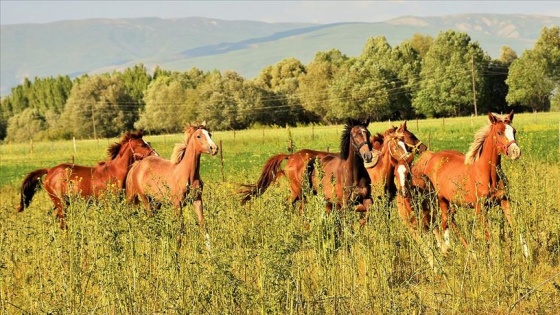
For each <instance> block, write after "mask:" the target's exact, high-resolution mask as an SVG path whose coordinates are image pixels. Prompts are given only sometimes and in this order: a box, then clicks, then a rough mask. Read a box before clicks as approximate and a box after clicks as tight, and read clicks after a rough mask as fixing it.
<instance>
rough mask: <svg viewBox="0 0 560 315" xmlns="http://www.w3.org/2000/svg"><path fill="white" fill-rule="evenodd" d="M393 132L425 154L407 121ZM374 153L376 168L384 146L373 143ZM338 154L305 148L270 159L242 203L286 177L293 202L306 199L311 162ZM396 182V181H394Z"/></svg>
mask: <svg viewBox="0 0 560 315" xmlns="http://www.w3.org/2000/svg"><path fill="white" fill-rule="evenodd" d="M389 130H392V131H396V132H399V133H401V134H402V135H403V136H404V143H405V145H406V146H407V148H408V151H409V152H414V153H418V152H424V151H425V150H426V146H425V145H424V144H423V143H422V142H421V141H420V140H418V138H417V137H416V136H415V135H414V134H413V133H412V132H410V131H409V130H408V129H407V126H406V122H404V123H403V124H401V126H400V127H398V128H397V127H392V128H390V129H389ZM372 143H373V147H374V150H372V152H373V155H374V157H373V160H374V161H372V163H371V164H373V165H375V164H376V163H377V162H376V161H377V160H378V159H379V151H378V150H381V143H382V142H379V145H378V146H377V147H376V142H375V141H372ZM333 154H334V155H336V154H337V153H332V152H325V151H316V150H309V149H303V150H300V151H297V152H295V153H292V154H277V155H274V156H272V157H270V158H269V159H268V160H267V161H266V163H265V164H264V166H263V169H262V171H261V175H260V176H259V179H258V180H257V183H256V184H254V185H244V188H243V189H241V190H240V191H239V193H240V194H241V195H242V200H241V202H242V203H245V202H247V201H249V200H250V199H252V198H254V197H258V196H260V195H261V194H263V193H264V192H265V191H266V190H267V189H268V187H270V185H272V184H273V183H274V182H275V181H276V180H277V179H278V178H280V177H281V176H283V175H285V176H286V177H287V178H288V181H289V185H290V190H291V192H292V194H291V196H290V200H291V202H292V203H295V202H297V201H298V200H302V198H303V195H302V187H303V185H304V184H303V181H304V175H305V174H306V168H307V165H308V163H309V161H311V160H313V159H316V158H317V159H321V158H324V157H325V156H327V155H333ZM284 161H286V163H285V166H284V169H282V163H283V162H284ZM368 166H371V165H368ZM390 182H392V181H390Z"/></svg>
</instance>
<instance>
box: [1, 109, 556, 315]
mask: <svg viewBox="0 0 560 315" xmlns="http://www.w3.org/2000/svg"><path fill="white" fill-rule="evenodd" d="M486 121H487V116H486V115H481V116H479V117H476V118H472V117H463V118H446V119H445V120H443V119H430V120H420V121H409V122H408V129H409V130H410V131H412V132H413V133H414V134H415V135H416V136H417V137H418V138H419V139H421V140H422V141H423V142H424V143H426V144H428V145H429V149H430V150H433V151H437V150H442V149H456V150H459V151H461V152H466V150H467V149H468V146H469V144H470V143H471V141H472V139H473V135H474V133H475V132H476V131H477V130H478V129H479V128H480V127H482V126H483V125H484V124H486ZM400 123H401V122H392V123H391V124H393V125H396V126H398V125H399V124H400ZM559 123H560V113H539V114H516V115H515V119H514V122H513V125H514V126H515V128H516V129H517V142H518V144H519V146H520V147H521V150H522V155H521V158H520V159H519V160H517V161H513V162H512V161H510V160H507V159H503V161H502V165H503V168H504V171H505V174H506V175H507V177H508V180H509V186H508V192H509V195H510V198H511V207H512V214H513V217H514V219H515V222H516V226H515V227H514V229H513V230H512V229H510V228H509V226H508V225H507V223H506V220H505V218H504V216H503V215H502V212H501V210H500V208H499V207H495V208H492V209H491V210H490V211H489V214H488V217H489V222H490V223H489V227H490V234H491V238H490V241H489V242H486V241H485V240H484V237H483V234H484V233H483V228H482V227H481V226H480V224H479V221H478V220H477V218H476V216H475V214H474V211H473V210H471V209H466V208H458V209H456V211H457V214H456V221H457V223H458V225H459V229H460V230H461V233H462V234H463V235H464V236H466V237H467V238H468V240H469V242H470V247H469V248H465V247H463V246H462V245H461V243H460V242H459V241H458V239H455V238H453V237H452V247H451V249H450V251H449V252H448V253H447V255H445V256H444V255H442V254H441V252H440V251H439V249H438V248H437V247H436V245H435V240H434V237H433V235H432V234H431V233H426V234H423V235H422V238H421V240H420V242H416V241H414V240H413V239H412V237H411V236H410V235H409V233H408V231H407V229H406V227H405V226H404V224H403V223H402V222H401V220H400V218H399V216H398V215H397V212H396V205H395V202H394V201H393V202H392V203H389V204H388V205H387V204H386V203H385V202H384V201H383V200H379V201H376V202H375V203H374V207H373V210H372V213H371V214H370V216H369V221H368V222H367V224H366V225H365V226H364V227H362V228H360V227H359V223H358V215H357V214H355V213H353V212H352V211H343V212H333V213H331V214H330V215H326V213H325V207H324V203H323V201H322V199H321V196H309V200H308V203H306V205H305V208H304V214H303V216H300V215H298V214H297V210H296V209H294V208H293V207H292V206H291V205H290V204H289V202H288V201H287V200H288V197H289V191H288V188H287V183H286V181H285V179H280V180H279V181H278V184H276V185H274V186H273V187H271V188H270V189H269V190H267V191H266V193H265V194H263V195H262V196H261V197H259V198H256V199H255V200H254V201H251V202H249V203H247V204H246V205H243V206H242V205H241V204H240V203H239V199H238V197H237V196H236V194H235V191H236V190H237V189H238V188H239V184H242V183H245V184H247V183H254V182H255V181H256V180H257V178H258V176H259V174H260V171H261V167H262V165H263V164H264V162H265V161H266V159H267V158H268V157H270V156H272V155H274V154H277V153H281V152H288V149H289V148H290V147H292V148H293V149H294V150H297V149H303V148H310V149H317V150H327V149H328V150H329V151H332V152H338V151H339V148H338V146H339V140H340V139H339V138H340V132H341V130H342V126H329V127H323V126H306V127H297V128H262V129H253V130H245V131H235V132H233V131H227V132H213V134H212V138H213V140H214V142H215V143H216V144H219V145H220V149H221V152H220V153H219V154H218V155H217V156H215V157H211V156H209V155H203V156H202V159H201V171H200V173H201V177H202V179H203V180H204V183H205V186H204V193H203V202H204V215H205V220H206V227H207V229H208V233H209V235H210V242H209V245H208V244H207V243H206V239H205V237H204V234H203V233H202V231H201V230H200V229H199V228H198V226H197V219H196V215H195V213H194V211H193V207H192V205H187V206H186V208H185V210H184V218H183V220H184V223H185V227H186V228H185V230H184V235H183V236H182V246H179V244H178V242H177V238H178V234H179V232H180V231H181V225H182V224H181V222H180V219H178V218H177V217H176V216H175V215H174V212H173V210H172V208H171V207H170V206H168V205H163V206H162V208H161V209H160V210H159V211H157V212H156V213H155V215H154V216H153V217H148V216H147V215H146V213H145V211H144V209H142V208H141V207H140V206H132V205H129V204H126V203H125V202H124V201H123V198H122V196H119V195H110V194H107V195H105V196H103V197H102V198H101V200H99V201H98V202H94V203H88V202H85V201H83V200H80V199H79V198H73V199H72V200H71V203H70V206H69V208H68V211H67V221H66V222H67V224H68V229H67V230H66V231H63V230H61V229H60V228H59V226H58V224H57V219H56V217H55V216H54V215H53V212H52V203H51V201H50V199H49V198H48V196H47V195H46V193H45V191H44V190H42V189H41V190H40V191H39V192H38V193H37V194H36V196H35V198H34V200H33V201H32V202H31V205H30V207H29V208H28V209H26V210H25V211H23V212H20V213H16V211H15V208H16V205H17V203H18V202H19V185H20V184H21V181H22V180H23V178H24V177H25V175H27V173H29V172H30V171H32V170H34V169H37V168H42V167H53V166H55V165H57V164H60V163H63V162H75V163H76V164H82V165H94V164H95V163H97V161H102V160H105V158H106V149H107V147H108V146H109V145H110V144H111V143H114V142H116V141H118V139H116V138H115V139H100V140H76V142H73V141H56V142H41V143H22V144H10V143H8V144H2V145H1V146H0V153H1V156H0V174H1V176H0V200H1V208H0V216H1V220H0V312H1V313H2V314H36V313H48V314H241V313H243V314H256V313H260V314H458V313H465V314H475V313H476V314H481V313H482V314H487V313H493V314H555V313H557V311H558V308H559V306H560V265H559V263H560V140H559V138H558V137H559V132H560V130H559V128H560V125H559ZM209 127H210V129H211V127H212V126H209ZM388 127H389V123H388V122H380V123H371V124H370V125H369V130H370V131H371V132H372V133H375V132H383V131H384V130H386V129H387V128H388ZM144 139H145V140H146V141H150V142H151V145H152V147H154V148H155V149H156V150H157V151H158V153H159V154H160V155H162V156H164V157H166V158H169V156H170V154H171V151H172V149H173V146H174V144H175V143H177V142H180V141H181V139H182V134H174V135H165V136H150V135H147V136H145V137H144ZM416 206H417V205H416ZM434 209H435V204H434ZM520 233H523V235H524V237H525V240H526V241H527V244H528V247H529V251H530V254H529V256H528V257H525V256H524V254H523V250H522V246H521V244H520V242H519V235H520ZM430 261H431V262H432V264H430V263H429V262H430Z"/></svg>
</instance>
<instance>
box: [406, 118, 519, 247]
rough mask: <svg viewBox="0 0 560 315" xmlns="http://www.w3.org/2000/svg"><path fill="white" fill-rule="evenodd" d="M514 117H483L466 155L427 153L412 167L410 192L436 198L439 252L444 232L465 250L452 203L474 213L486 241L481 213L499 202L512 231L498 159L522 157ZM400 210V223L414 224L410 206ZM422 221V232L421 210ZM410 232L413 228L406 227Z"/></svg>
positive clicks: (424, 221)
mask: <svg viewBox="0 0 560 315" xmlns="http://www.w3.org/2000/svg"><path fill="white" fill-rule="evenodd" d="M513 116H514V113H513V111H512V112H511V113H510V114H509V115H506V116H505V117H503V118H500V117H498V116H497V115H495V114H493V113H488V118H489V122H490V123H489V124H488V125H487V126H484V127H482V128H481V129H480V130H479V131H478V132H477V133H476V134H475V138H474V142H473V143H472V144H471V146H470V148H469V151H468V152H467V154H466V155H464V154H462V153H460V152H457V151H453V150H444V151H439V152H435V153H434V152H426V153H424V154H422V155H421V156H420V158H419V160H418V161H417V162H416V163H415V164H414V166H413V168H412V183H413V185H414V186H415V188H418V189H420V190H422V191H426V190H430V189H433V190H434V191H435V193H436V195H437V199H438V204H439V208H440V209H441V217H442V221H441V227H442V230H443V231H444V240H445V242H444V243H442V242H441V237H440V236H439V232H438V231H437V230H436V229H434V233H435V234H436V237H437V238H438V242H440V244H442V245H441V246H442V251H443V252H446V250H447V247H448V246H449V230H448V227H451V229H452V230H454V232H455V233H456V234H457V235H458V236H459V238H460V239H461V241H462V243H463V245H464V246H467V245H468V244H467V242H466V240H465V239H464V238H463V237H462V236H460V235H459V234H458V231H457V228H456V223H455V220H454V217H453V214H454V210H452V209H450V205H451V204H454V205H462V206H468V207H472V208H475V209H476V213H477V215H478V217H479V219H480V221H481V222H482V223H483V225H484V229H485V235H486V239H488V238H489V232H488V227H487V225H488V222H487V218H486V212H487V207H488V206H490V205H493V204H497V203H499V204H500V205H501V207H502V209H503V211H504V214H505V217H506V219H507V221H508V223H509V225H510V227H513V221H512V217H511V214H510V209H509V201H508V198H507V195H506V193H505V180H504V178H502V177H500V173H501V156H502V155H505V156H506V157H508V158H510V159H512V160H516V159H518V158H519V156H520V155H521V149H520V148H519V146H518V145H517V142H516V140H515V133H516V131H515V128H513V126H511V122H512V121H513ZM401 206H404V207H403V208H404V209H405V210H404V211H406V212H407V213H404V214H402V215H401V216H402V217H403V219H404V220H405V223H406V224H407V225H410V224H413V222H414V219H413V217H412V216H411V209H410V208H408V207H410V203H408V205H406V204H403V205H401ZM483 211H484V213H482V212H483ZM424 216H425V217H424V218H423V225H424V229H428V224H429V223H430V222H431V218H429V214H428V211H427V210H426V209H424ZM409 229H412V227H410V226H409Z"/></svg>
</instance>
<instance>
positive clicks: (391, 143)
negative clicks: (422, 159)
mask: <svg viewBox="0 0 560 315" xmlns="http://www.w3.org/2000/svg"><path fill="white" fill-rule="evenodd" d="M390 130H391V129H389V130H388V131H387V132H385V135H384V140H383V142H384V145H385V146H386V147H387V150H388V152H389V155H390V156H391V159H392V160H393V161H395V163H398V162H399V161H405V162H412V159H413V158H414V154H411V152H409V151H408V150H407V146H406V144H405V135H404V133H403V132H399V131H398V129H396V128H394V129H393V130H394V131H390Z"/></svg>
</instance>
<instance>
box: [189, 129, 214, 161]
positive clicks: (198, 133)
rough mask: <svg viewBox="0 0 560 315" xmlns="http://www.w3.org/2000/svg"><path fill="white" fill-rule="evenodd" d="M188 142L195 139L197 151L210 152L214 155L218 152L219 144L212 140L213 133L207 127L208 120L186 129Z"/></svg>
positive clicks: (194, 143)
mask: <svg viewBox="0 0 560 315" xmlns="http://www.w3.org/2000/svg"><path fill="white" fill-rule="evenodd" d="M185 140H186V143H189V142H190V141H194V142H193V145H194V146H195V150H196V151H197V152H203V153H208V154H210V155H212V156H214V155H216V154H218V146H217V145H216V144H215V143H214V141H212V134H211V133H210V132H209V131H208V129H206V122H203V123H202V124H197V123H195V124H193V125H190V126H187V128H186V129H185Z"/></svg>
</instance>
